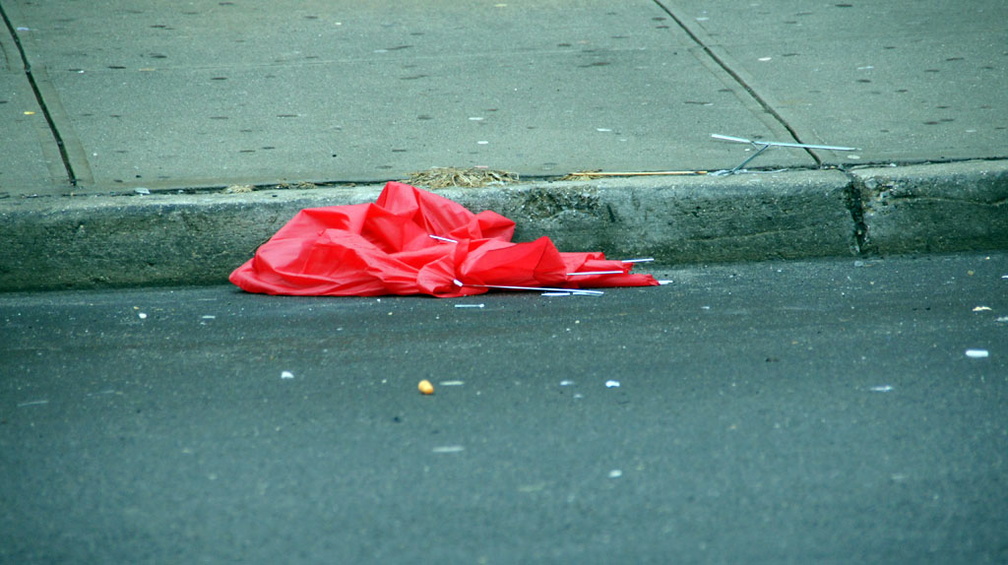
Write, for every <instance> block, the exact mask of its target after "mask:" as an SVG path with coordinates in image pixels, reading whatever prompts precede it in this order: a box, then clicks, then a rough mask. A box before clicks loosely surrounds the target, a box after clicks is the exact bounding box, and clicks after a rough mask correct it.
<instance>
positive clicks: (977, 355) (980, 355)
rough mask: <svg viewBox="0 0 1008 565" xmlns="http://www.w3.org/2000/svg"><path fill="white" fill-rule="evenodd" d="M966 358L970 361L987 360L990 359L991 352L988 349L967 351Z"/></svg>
mask: <svg viewBox="0 0 1008 565" xmlns="http://www.w3.org/2000/svg"><path fill="white" fill-rule="evenodd" d="M966 357H969V358H970V359H985V358H987V357H990V352H989V351H987V350H986V349H967V350H966Z"/></svg>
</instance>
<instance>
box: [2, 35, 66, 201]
mask: <svg viewBox="0 0 1008 565" xmlns="http://www.w3.org/2000/svg"><path fill="white" fill-rule="evenodd" d="M0 124H2V128H0V129H2V131H3V134H2V135H3V138H2V143H3V145H2V149H0V198H8V197H10V196H14V195H17V196H21V195H30V194H54V193H59V190H60V189H62V190H64V191H68V190H69V188H70V185H69V183H68V180H67V175H66V169H65V168H64V167H63V162H62V160H61V159H60V155H59V148H58V146H57V145H56V141H55V139H54V138H53V136H52V132H51V131H50V129H49V127H48V124H47V123H46V120H45V115H44V114H43V113H42V109H41V108H40V107H39V104H38V101H37V100H36V98H35V93H34V92H33V91H32V88H31V84H30V83H29V82H28V78H27V76H26V75H25V72H24V64H23V62H22V60H21V54H20V52H19V51H18V48H17V44H16V43H15V41H14V37H12V36H11V34H10V32H9V30H8V29H7V27H6V26H0Z"/></svg>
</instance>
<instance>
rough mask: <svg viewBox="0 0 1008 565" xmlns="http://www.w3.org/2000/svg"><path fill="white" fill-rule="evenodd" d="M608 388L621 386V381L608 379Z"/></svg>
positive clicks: (606, 383)
mask: <svg viewBox="0 0 1008 565" xmlns="http://www.w3.org/2000/svg"><path fill="white" fill-rule="evenodd" d="M605 385H606V388H619V381H606V382H605Z"/></svg>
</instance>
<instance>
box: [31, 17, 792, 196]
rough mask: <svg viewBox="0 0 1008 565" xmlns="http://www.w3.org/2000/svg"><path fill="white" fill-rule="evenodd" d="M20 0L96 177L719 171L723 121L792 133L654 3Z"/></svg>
mask: <svg viewBox="0 0 1008 565" xmlns="http://www.w3.org/2000/svg"><path fill="white" fill-rule="evenodd" d="M16 6H17V9H18V13H19V15H20V17H21V18H23V21H24V25H25V26H26V27H30V28H31V29H32V32H31V33H30V34H25V37H24V40H25V42H26V44H27V45H28V48H29V53H30V57H31V59H32V61H33V64H34V65H36V66H40V67H45V68H47V69H48V71H49V78H50V81H51V86H52V90H53V92H54V93H55V96H56V97H58V98H59V100H60V101H61V103H62V106H63V108H64V109H65V113H63V114H62V115H59V116H56V120H57V122H58V125H59V127H60V128H61V129H62V128H65V129H67V130H72V131H73V132H74V133H75V135H76V138H77V139H79V143H80V151H79V154H80V155H81V156H83V159H85V160H86V163H80V164H79V166H80V167H81V168H82V169H84V168H88V169H90V171H91V173H92V174H93V183H87V182H82V183H81V187H80V188H82V189H83V188H88V187H87V186H85V185H87V184H91V185H92V186H91V188H94V189H99V190H107V189H109V188H110V187H130V186H148V187H155V188H156V187H165V186H168V187H175V186H196V185H208V184H209V185H212V184H220V183H221V181H222V179H226V180H224V184H227V183H231V182H261V183H268V182H276V181H278V180H281V179H290V180H344V181H345V180H349V181H362V180H363V181H373V180H385V179H389V178H402V177H403V176H404V175H406V174H407V173H408V172H410V171H415V170H423V169H427V168H429V167H432V166H463V167H466V166H479V165H484V166H490V167H494V168H502V169H508V170H513V171H516V172H519V173H521V174H524V175H562V174H565V173H567V172H571V171H574V170H583V169H609V170H613V169H620V170H662V169H717V168H726V167H731V166H733V165H735V164H737V163H738V162H739V161H740V160H741V158H742V157H744V152H743V149H742V148H740V147H737V146H726V145H724V144H718V143H712V142H710V140H709V138H708V135H709V133H711V132H714V131H730V132H734V133H737V134H740V135H748V136H757V137H781V136H782V135H786V132H785V131H784V129H783V128H782V127H781V126H780V125H779V124H777V123H776V122H774V121H773V120H772V119H769V118H768V117H767V116H765V115H764V114H763V112H762V109H760V108H758V107H757V106H756V105H755V104H754V102H753V101H752V100H751V99H750V97H749V96H748V94H747V93H746V92H745V91H744V90H743V89H741V88H739V87H738V85H737V84H735V83H734V81H733V80H732V79H731V78H730V76H729V75H728V74H727V73H726V72H725V71H724V70H723V69H720V68H718V67H716V66H714V65H712V64H711V63H710V61H709V57H708V56H707V55H706V54H705V53H704V52H703V51H702V50H698V49H696V45H695V44H694V43H693V42H692V41H691V40H689V38H688V36H687V35H686V34H685V33H683V32H682V30H680V29H679V28H678V27H677V26H675V25H670V23H669V21H668V18H667V15H666V14H664V13H663V12H662V11H661V10H660V9H659V8H658V7H657V6H656V5H655V4H653V3H652V2H647V1H644V0H637V1H635V2H633V3H629V4H627V3H618V4H616V5H613V4H611V3H610V4H600V3H597V2H546V3H542V4H538V5H536V6H521V7H519V6H517V5H507V4H505V3H501V4H499V5H495V4H492V3H482V2H480V3H474V2H468V3H445V2H441V3H436V4H434V5H430V4H424V5H423V6H412V7H403V6H401V4H400V3H397V2H372V3H367V4H364V5H362V4H360V3H357V2H337V3H333V2H308V3H299V4H298V6H297V8H291V7H288V6H287V5H285V4H280V3H276V2H252V3H218V2H212V3H205V4H199V3H197V4H194V5H187V6H185V7H173V8H165V7H162V6H154V5H143V4H141V5H139V6H138V5H137V3H136V2H126V1H116V2H104V3H101V4H97V5H96V4H87V5H83V4H70V5H67V6H64V7H61V12H60V17H59V18H53V17H52V13H51V9H50V8H49V7H47V6H44V5H40V4H35V3H16ZM763 164H765V165H777V166H808V165H811V164H812V160H811V159H809V158H808V156H807V155H805V154H803V153H802V152H800V151H797V152H794V151H792V152H779V153H778V154H776V155H774V156H771V157H768V158H767V160H766V161H765V162H764V163H763Z"/></svg>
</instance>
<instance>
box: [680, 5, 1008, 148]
mask: <svg viewBox="0 0 1008 565" xmlns="http://www.w3.org/2000/svg"><path fill="white" fill-rule="evenodd" d="M661 4H663V5H665V6H666V7H668V8H669V10H671V11H672V12H673V13H675V14H677V15H680V17H681V20H682V22H683V23H684V24H685V25H686V26H687V27H688V28H689V29H690V30H692V31H693V32H694V33H695V34H696V35H697V36H698V37H700V38H701V40H702V41H703V42H704V43H705V44H706V45H708V46H710V48H711V49H712V50H713V51H714V52H715V53H717V54H718V56H719V57H720V58H722V59H723V60H725V61H726V62H727V63H728V65H729V66H730V67H731V68H732V69H733V70H734V71H735V72H736V73H738V74H739V76H740V77H742V78H743V80H744V81H745V82H746V83H747V84H749V85H750V86H751V87H752V88H753V89H754V90H755V91H756V92H757V93H758V94H759V95H760V96H761V97H762V98H763V99H765V100H766V101H767V102H768V103H769V104H770V105H771V106H772V107H773V108H774V109H775V110H776V111H777V112H778V113H779V114H780V115H781V116H783V117H784V118H785V120H786V121H787V122H788V123H789V124H790V125H791V126H792V127H793V128H794V129H795V130H796V131H797V132H798V134H799V136H800V137H801V139H802V140H803V141H805V142H807V143H825V144H830V145H851V146H857V147H860V148H862V151H860V152H858V153H854V154H828V153H823V154H822V158H823V160H825V161H827V162H831V163H840V164H850V163H856V162H858V159H860V160H867V161H871V162H875V163H885V162H889V161H892V162H897V163H902V162H921V161H939V160H952V159H971V158H1004V157H1005V156H1008V115H1006V114H1005V112H1004V108H1008V91H1006V89H1005V88H1004V85H1005V84H1006V83H1008V51H1006V50H1005V46H1006V45H1008V27H1006V26H1005V25H1004V22H1005V21H1008V4H1005V3H1004V2H1002V1H1001V0H980V1H975V2H969V3H966V4H961V3H950V2H944V1H942V0H926V1H921V2H914V3H913V5H912V6H910V5H907V4H906V3H900V2H855V3H839V2H838V3H833V2H826V3H820V4H815V5H810V4H809V3H808V2H802V1H799V0H789V1H785V2H772V3H767V2H764V3H746V4H739V3H737V2H730V1H727V0H717V1H707V0H704V1H702V2H701V1H698V0H672V1H669V0H661ZM855 158H857V159H855Z"/></svg>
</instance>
